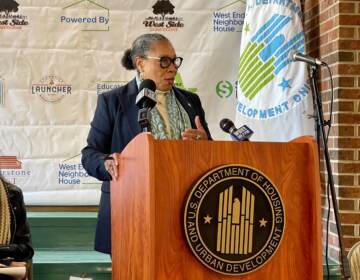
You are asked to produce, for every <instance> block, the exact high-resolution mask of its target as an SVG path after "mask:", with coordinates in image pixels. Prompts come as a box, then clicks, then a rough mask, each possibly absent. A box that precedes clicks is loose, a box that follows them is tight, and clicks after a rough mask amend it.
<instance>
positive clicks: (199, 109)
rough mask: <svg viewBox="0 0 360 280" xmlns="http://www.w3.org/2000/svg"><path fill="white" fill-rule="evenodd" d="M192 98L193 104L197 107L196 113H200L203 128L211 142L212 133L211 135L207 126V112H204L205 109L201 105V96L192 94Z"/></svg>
mask: <svg viewBox="0 0 360 280" xmlns="http://www.w3.org/2000/svg"><path fill="white" fill-rule="evenodd" d="M191 97H192V99H193V102H194V103H195V105H196V107H195V108H196V111H197V113H198V115H199V117H200V121H201V124H202V126H203V128H204V129H205V131H206V134H207V136H208V138H209V140H212V137H211V133H210V130H209V127H208V124H207V122H206V120H205V111H204V109H203V107H202V105H201V101H200V98H199V96H198V95H197V94H192V95H191Z"/></svg>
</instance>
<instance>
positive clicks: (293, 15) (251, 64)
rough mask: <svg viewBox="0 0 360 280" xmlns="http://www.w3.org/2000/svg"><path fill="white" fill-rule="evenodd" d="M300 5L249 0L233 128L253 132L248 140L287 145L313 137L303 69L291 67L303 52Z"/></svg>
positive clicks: (309, 100)
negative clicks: (294, 56)
mask: <svg viewBox="0 0 360 280" xmlns="http://www.w3.org/2000/svg"><path fill="white" fill-rule="evenodd" d="M301 18H302V12H301V7H300V1H297V0H294V1H291V0H290V1H274V2H271V1H261V0H249V1H247V9H246V17H245V24H244V29H243V32H242V39H241V51H240V67H239V73H238V80H239V84H238V85H239V92H238V102H237V106H236V123H237V124H238V125H241V124H243V123H246V124H248V125H249V127H251V129H252V130H254V131H255V133H254V136H253V137H252V140H258V141H289V140H292V139H294V138H296V137H298V136H301V135H314V116H313V115H314V113H313V106H312V96H311V90H310V87H309V85H308V83H307V79H308V77H307V71H306V67H307V65H306V64H305V63H303V62H291V61H290V59H289V57H290V54H291V52H292V51H294V50H298V51H300V52H302V53H304V52H305V38H304V32H303V28H302V21H301Z"/></svg>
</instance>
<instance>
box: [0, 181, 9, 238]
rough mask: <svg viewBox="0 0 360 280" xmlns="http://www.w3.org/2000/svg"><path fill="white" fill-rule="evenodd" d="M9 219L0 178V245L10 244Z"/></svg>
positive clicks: (3, 187) (5, 192) (5, 191)
mask: <svg viewBox="0 0 360 280" xmlns="http://www.w3.org/2000/svg"><path fill="white" fill-rule="evenodd" d="M10 217H11V216H10V205H9V199H8V193H7V189H6V187H5V184H4V183H3V181H2V180H1V178H0V245H8V244H10V240H11V231H10V219H11V218H10Z"/></svg>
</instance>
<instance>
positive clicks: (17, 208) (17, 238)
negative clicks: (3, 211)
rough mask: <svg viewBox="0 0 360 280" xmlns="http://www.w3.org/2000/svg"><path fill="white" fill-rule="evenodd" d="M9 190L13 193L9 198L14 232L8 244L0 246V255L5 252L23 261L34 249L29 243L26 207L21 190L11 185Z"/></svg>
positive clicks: (29, 256) (30, 255) (16, 259)
mask: <svg viewBox="0 0 360 280" xmlns="http://www.w3.org/2000/svg"><path fill="white" fill-rule="evenodd" d="M9 191H11V192H12V193H13V196H12V197H11V199H10V204H11V211H12V212H13V216H14V217H15V221H14V223H15V224H14V227H13V229H14V231H15V232H14V234H13V235H12V236H13V237H12V240H11V243H10V245H9V246H2V247H3V248H2V249H0V252H1V251H2V253H0V256H1V257H2V258H3V256H4V255H5V254H6V253H7V254H8V255H7V256H8V257H11V258H13V259H14V260H15V261H25V260H29V259H31V258H32V256H33V255H34V250H33V247H32V244H31V236H30V227H29V223H28V221H27V217H26V209H25V204H24V198H23V194H22V192H21V190H20V189H19V188H17V187H14V186H11V187H10V188H9Z"/></svg>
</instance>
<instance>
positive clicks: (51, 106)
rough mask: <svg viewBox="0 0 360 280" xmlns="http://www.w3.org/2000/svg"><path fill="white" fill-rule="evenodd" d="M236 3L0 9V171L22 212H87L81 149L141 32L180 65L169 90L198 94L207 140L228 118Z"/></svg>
mask: <svg viewBox="0 0 360 280" xmlns="http://www.w3.org/2000/svg"><path fill="white" fill-rule="evenodd" d="M244 10H245V3H244V2H242V1H234V0H231V1H224V0H211V1H193V0H181V1H180V0H170V1H169V0H158V1H157V0H149V1H125V0H106V1H105V0H91V1H90V0H82V1H81V0H37V1H31V0H16V1H15V0H1V1H0V48H1V55H0V169H1V173H2V174H3V175H4V176H5V177H6V178H7V179H8V180H10V181H11V182H13V183H15V184H17V185H18V186H19V187H21V188H22V189H23V191H24V195H25V201H26V203H27V204H29V205H30V204H31V205H76V204H80V205H96V204H97V203H98V198H99V192H100V182H99V181H97V180H96V179H93V178H91V177H89V176H88V175H87V173H86V172H85V170H84V169H83V168H82V165H81V156H80V151H81V149H82V148H83V147H84V146H85V143H86V137H87V134H88V131H89V124H90V121H91V119H92V117H93V114H94V110H95V106H96V100H97V96H98V94H100V93H102V92H104V91H107V90H110V89H112V88H114V87H118V86H121V85H123V84H124V83H126V82H128V81H129V80H131V79H132V78H133V77H134V75H135V72H134V71H132V72H131V71H126V70H125V69H123V68H122V67H121V65H120V59H121V56H122V54H123V52H124V50H125V49H127V48H129V47H130V46H131V43H132V41H133V40H134V39H135V38H136V37H137V36H139V35H140V34H143V33H148V32H160V33H163V34H164V35H165V36H167V37H168V38H169V39H170V40H171V41H172V43H173V45H174V47H175V49H176V51H177V54H178V55H179V56H182V57H184V62H183V65H182V66H181V68H180V69H179V73H178V75H177V77H176V84H177V85H178V86H179V87H182V88H185V89H188V90H190V91H193V92H196V93H197V94H199V96H200V98H201V100H202V103H203V107H204V109H205V113H206V118H207V121H208V122H209V127H210V130H211V132H212V135H213V137H214V139H228V137H227V136H226V135H225V133H223V132H222V131H221V130H220V128H219V121H220V120H221V119H222V118H224V117H227V118H230V119H234V118H235V106H236V97H235V95H236V80H237V71H238V64H239V62H238V57H239V56H238V54H239V48H240V46H239V42H240V40H241V30H242V25H243V19H244Z"/></svg>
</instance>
